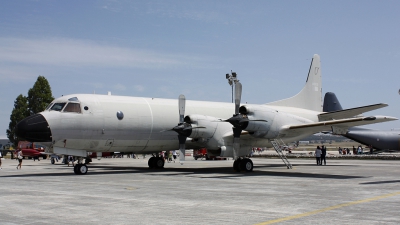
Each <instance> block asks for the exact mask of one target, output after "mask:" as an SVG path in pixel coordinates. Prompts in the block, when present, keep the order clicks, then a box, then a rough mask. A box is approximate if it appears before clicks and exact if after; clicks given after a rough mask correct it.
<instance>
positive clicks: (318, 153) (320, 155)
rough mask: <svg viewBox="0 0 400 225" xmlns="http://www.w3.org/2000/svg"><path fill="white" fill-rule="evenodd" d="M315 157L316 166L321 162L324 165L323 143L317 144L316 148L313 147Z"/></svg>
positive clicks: (324, 152)
mask: <svg viewBox="0 0 400 225" xmlns="http://www.w3.org/2000/svg"><path fill="white" fill-rule="evenodd" d="M315 158H316V160H317V165H318V166H319V165H322V162H324V165H326V147H325V146H324V145H322V147H319V145H318V146H317V149H315Z"/></svg>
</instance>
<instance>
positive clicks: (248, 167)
mask: <svg viewBox="0 0 400 225" xmlns="http://www.w3.org/2000/svg"><path fill="white" fill-rule="evenodd" d="M239 167H240V170H241V171H246V172H251V171H253V161H251V159H248V158H244V159H242V160H241V161H240V163H239Z"/></svg>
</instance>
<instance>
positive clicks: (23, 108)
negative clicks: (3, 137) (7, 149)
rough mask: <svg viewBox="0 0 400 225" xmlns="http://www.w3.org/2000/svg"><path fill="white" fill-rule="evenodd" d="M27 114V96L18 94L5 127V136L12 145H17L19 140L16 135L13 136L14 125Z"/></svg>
mask: <svg viewBox="0 0 400 225" xmlns="http://www.w3.org/2000/svg"><path fill="white" fill-rule="evenodd" d="M29 114H30V113H29V109H28V98H27V97H25V96H23V95H22V94H20V95H18V97H17V99H15V101H14V109H13V110H12V112H11V116H10V124H9V125H8V129H7V137H8V139H9V140H10V141H11V142H12V143H13V144H14V146H17V145H18V141H20V140H19V139H18V138H17V136H15V126H16V125H17V123H18V122H19V121H21V120H22V119H24V118H25V117H27V116H29Z"/></svg>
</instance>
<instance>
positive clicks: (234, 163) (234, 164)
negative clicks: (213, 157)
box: [233, 159, 241, 172]
mask: <svg viewBox="0 0 400 225" xmlns="http://www.w3.org/2000/svg"><path fill="white" fill-rule="evenodd" d="M240 162H241V160H240V159H236V160H235V161H234V162H233V170H234V171H236V172H240V167H239V164H240Z"/></svg>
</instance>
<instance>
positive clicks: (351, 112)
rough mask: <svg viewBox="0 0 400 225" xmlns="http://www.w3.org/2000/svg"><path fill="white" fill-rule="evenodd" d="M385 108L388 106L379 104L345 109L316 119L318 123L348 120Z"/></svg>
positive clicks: (321, 115)
mask: <svg viewBox="0 0 400 225" xmlns="http://www.w3.org/2000/svg"><path fill="white" fill-rule="evenodd" d="M386 106H388V104H384V103H379V104H374V105H367V106H361V107H356V108H351V109H345V110H340V111H335V112H326V113H321V114H319V115H318V118H319V121H328V120H338V119H344V118H350V117H354V116H357V115H360V114H362V113H365V112H369V111H372V110H375V109H380V108H383V107H386Z"/></svg>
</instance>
